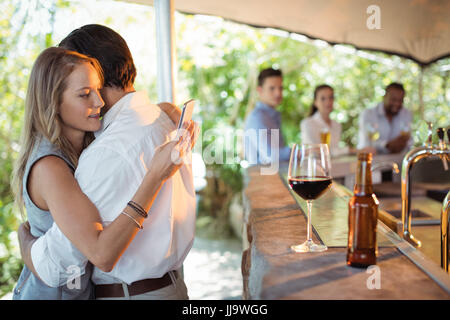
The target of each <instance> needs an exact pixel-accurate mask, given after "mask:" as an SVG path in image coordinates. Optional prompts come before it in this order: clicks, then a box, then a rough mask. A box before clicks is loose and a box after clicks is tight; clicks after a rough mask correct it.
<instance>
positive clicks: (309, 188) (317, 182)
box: [289, 176, 332, 200]
mask: <svg viewBox="0 0 450 320" xmlns="http://www.w3.org/2000/svg"><path fill="white" fill-rule="evenodd" d="M331 182H332V180H331V178H330V177H324V176H322V177H321V176H319V177H307V176H297V177H293V178H290V179H289V185H290V186H291V188H292V190H294V192H295V193H296V194H298V195H299V196H300V197H302V198H303V199H305V200H315V199H317V198H319V197H320V196H321V195H322V194H324V193H325V191H327V189H328V188H329V187H330V186H331Z"/></svg>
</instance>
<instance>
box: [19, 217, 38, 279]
mask: <svg viewBox="0 0 450 320" xmlns="http://www.w3.org/2000/svg"><path fill="white" fill-rule="evenodd" d="M17 236H18V238H19V247H20V255H21V256H22V260H23V262H24V263H25V265H26V266H27V267H28V269H30V271H31V272H33V273H34V275H35V276H36V277H37V278H38V279H40V277H39V274H38V273H37V272H36V269H35V268H34V265H33V260H32V258H31V247H32V246H33V243H34V242H35V241H36V240H37V239H38V238H35V237H33V235H32V234H31V230H30V223H29V222H28V221H25V222H24V223H21V224H20V226H19V229H18V230H17Z"/></svg>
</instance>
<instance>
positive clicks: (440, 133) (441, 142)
mask: <svg viewBox="0 0 450 320" xmlns="http://www.w3.org/2000/svg"><path fill="white" fill-rule="evenodd" d="M436 133H437V135H438V137H439V146H440V147H441V149H444V148H443V147H444V146H445V131H444V128H438V129H437V130H436Z"/></svg>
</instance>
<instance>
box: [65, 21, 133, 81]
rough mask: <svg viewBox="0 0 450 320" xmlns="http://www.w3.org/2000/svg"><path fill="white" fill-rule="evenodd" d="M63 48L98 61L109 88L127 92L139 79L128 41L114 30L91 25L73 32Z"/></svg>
mask: <svg viewBox="0 0 450 320" xmlns="http://www.w3.org/2000/svg"><path fill="white" fill-rule="evenodd" d="M59 47H63V48H65V49H68V50H73V51H77V52H79V53H83V54H85V55H87V56H90V57H93V58H96V59H97V60H98V61H99V62H100V65H101V66H102V69H103V73H104V77H105V83H104V86H105V87H117V88H121V89H125V88H127V87H129V86H132V85H133V83H134V79H135V78H136V67H135V66H134V62H133V57H132V56H131V52H130V49H129V48H128V46H127V43H126V42H125V40H124V39H123V38H122V37H121V36H120V35H119V34H118V33H117V32H115V31H114V30H112V29H110V28H108V27H105V26H102V25H99V24H88V25H85V26H83V27H81V28H79V29H75V30H74V31H72V32H71V33H70V34H69V35H68V36H67V37H66V38H64V39H63V40H62V41H61V43H60V44H59Z"/></svg>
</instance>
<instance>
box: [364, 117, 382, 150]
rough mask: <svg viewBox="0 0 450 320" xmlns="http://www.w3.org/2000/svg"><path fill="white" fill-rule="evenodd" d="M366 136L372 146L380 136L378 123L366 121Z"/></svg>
mask: <svg viewBox="0 0 450 320" xmlns="http://www.w3.org/2000/svg"><path fill="white" fill-rule="evenodd" d="M366 131H367V137H368V139H369V144H370V147H373V145H374V142H375V141H377V140H378V139H379V138H380V132H379V131H378V125H377V124H376V123H370V122H369V123H367V128H366Z"/></svg>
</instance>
